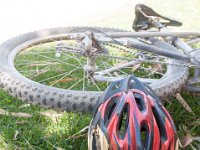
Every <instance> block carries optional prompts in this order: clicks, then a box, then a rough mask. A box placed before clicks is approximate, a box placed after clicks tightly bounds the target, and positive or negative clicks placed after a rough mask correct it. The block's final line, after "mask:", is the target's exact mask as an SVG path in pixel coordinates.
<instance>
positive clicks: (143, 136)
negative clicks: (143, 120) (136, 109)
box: [140, 124, 149, 148]
mask: <svg viewBox="0 0 200 150" xmlns="http://www.w3.org/2000/svg"><path fill="white" fill-rule="evenodd" d="M148 132H149V131H148V127H147V125H146V124H143V125H142V126H141V132H140V136H141V142H142V145H143V148H147V140H148V135H149V134H148Z"/></svg>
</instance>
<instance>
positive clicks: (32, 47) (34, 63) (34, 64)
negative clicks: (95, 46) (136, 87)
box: [9, 34, 167, 91]
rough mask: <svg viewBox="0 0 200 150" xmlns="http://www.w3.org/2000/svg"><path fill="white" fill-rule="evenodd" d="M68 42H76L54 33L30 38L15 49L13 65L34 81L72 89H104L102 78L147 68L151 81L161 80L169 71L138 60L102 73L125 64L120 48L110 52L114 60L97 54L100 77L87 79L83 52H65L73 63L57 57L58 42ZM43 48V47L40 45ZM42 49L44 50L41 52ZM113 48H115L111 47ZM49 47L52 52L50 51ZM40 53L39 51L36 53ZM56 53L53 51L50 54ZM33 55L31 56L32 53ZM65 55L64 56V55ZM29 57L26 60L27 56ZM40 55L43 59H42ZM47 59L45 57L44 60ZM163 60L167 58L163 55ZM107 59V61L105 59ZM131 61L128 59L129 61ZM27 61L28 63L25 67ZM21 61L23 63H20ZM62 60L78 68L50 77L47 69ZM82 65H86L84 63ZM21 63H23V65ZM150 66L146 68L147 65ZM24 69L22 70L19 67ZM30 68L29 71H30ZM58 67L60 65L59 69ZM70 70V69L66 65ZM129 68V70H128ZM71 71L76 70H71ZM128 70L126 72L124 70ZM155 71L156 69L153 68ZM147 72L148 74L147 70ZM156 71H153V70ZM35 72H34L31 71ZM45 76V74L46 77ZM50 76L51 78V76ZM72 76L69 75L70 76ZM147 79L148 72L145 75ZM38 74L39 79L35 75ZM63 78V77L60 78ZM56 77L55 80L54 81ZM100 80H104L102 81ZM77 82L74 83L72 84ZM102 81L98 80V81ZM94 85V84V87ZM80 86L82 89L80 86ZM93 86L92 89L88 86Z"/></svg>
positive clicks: (10, 63) (11, 55)
mask: <svg viewBox="0 0 200 150" xmlns="http://www.w3.org/2000/svg"><path fill="white" fill-rule="evenodd" d="M66 40H67V42H68V44H70V42H71V44H72V45H73V42H74V41H70V40H69V39H68V37H67V36H66V35H63V34H62V35H59V34H58V35H54V36H49V37H44V38H39V39H36V40H32V41H28V42H26V43H23V44H22V45H19V46H18V47H16V48H15V50H13V51H12V52H11V53H10V54H9V66H10V67H12V68H13V69H15V70H16V71H17V72H18V73H19V74H21V75H23V76H25V77H26V78H29V79H30V80H33V81H36V82H39V83H41V84H45V85H48V86H49V85H51V86H54V87H58V88H64V89H68V90H82V91H102V90H104V89H105V88H106V87H107V85H108V82H107V83H102V81H104V82H105V80H100V78H101V79H103V78H104V79H105V78H106V81H112V80H110V79H115V80H116V79H118V78H122V77H125V76H127V75H128V74H135V75H136V76H137V75H138V74H139V75H140V76H141V73H142V72H144V71H147V72H148V73H149V72H150V73H151V75H150V74H148V75H150V76H149V77H150V80H149V79H148V80H149V81H151V82H155V81H157V80H151V79H152V77H153V78H154V79H156V78H157V79H159V78H162V76H163V75H164V74H165V73H166V69H167V68H166V65H165V64H164V65H156V64H147V63H142V64H141V63H140V64H139V63H135V64H134V65H132V66H128V67H125V68H123V69H120V70H118V71H117V72H116V71H115V72H112V74H110V73H109V74H108V73H107V74H106V75H103V76H102V75H101V76H99V74H98V73H99V71H102V70H106V69H108V68H112V67H113V66H116V65H118V64H121V63H123V61H124V60H122V58H124V57H121V58H118V60H117V59H116V58H115V56H119V55H120V56H126V55H127V54H128V53H127V52H126V53H125V52H123V51H119V52H118V53H116V54H112V56H111V55H110V57H109V60H110V61H111V62H109V63H108V59H107V56H106V55H103V56H102V55H101V56H97V64H96V65H97V68H98V69H97V70H96V72H95V75H96V77H97V75H98V78H99V79H98V78H92V77H90V76H89V79H90V81H89V80H88V81H89V82H88V81H85V80H86V75H88V74H87V73H86V72H85V71H84V69H83V68H84V62H85V64H86V60H85V59H86V58H85V57H83V56H81V55H75V54H73V55H72V54H69V53H63V52H62V55H65V56H68V57H73V58H72V59H73V60H75V61H76V63H74V62H73V61H70V62H71V64H70V63H68V62H67V61H63V60H62V58H59V59H60V60H59V59H57V58H55V55H56V52H55V43H58V41H62V42H66ZM39 47H40V48H39ZM104 47H105V48H106V49H109V52H110V51H116V49H117V48H116V46H115V48H112V47H111V46H110V45H109V46H104ZM38 49H40V50H39V51H38ZM111 49H112V50H111ZM47 50H48V51H47ZM36 52H37V53H36ZM50 53H52V54H50ZM136 53H137V51H135V52H134V54H136ZM28 54H29V56H28ZM33 54H34V55H37V57H34V59H33V58H32V57H31V56H30V55H33ZM49 55H51V57H49ZM62 57H63V56H62ZM25 58H26V59H25ZM39 58H40V59H39ZM41 58H43V59H41ZM128 58H129V60H128V61H129V62H130V59H135V56H134V55H131V56H130V54H129V57H128ZM63 59H66V57H63ZM161 59H162V61H164V60H163V58H161ZM105 60H106V61H105ZM98 61H99V62H98ZM126 61H127V60H126ZM23 62H25V63H26V65H27V66H25V63H23ZM20 63H21V64H20ZM60 63H62V64H65V65H67V66H68V67H69V66H72V67H74V68H75V70H73V69H68V70H67V71H66V70H65V72H62V71H61V72H60V73H58V72H57V74H54V75H52V76H48V74H47V72H48V70H50V69H51V68H52V66H57V65H59V64H60ZM77 64H79V66H77ZM81 64H82V65H81ZM20 65H21V66H20ZM145 65H146V67H145ZM19 68H20V70H19ZM26 69H27V70H26ZM57 69H58V68H57ZM65 69H66V68H65ZM128 69H129V71H127V70H128ZM130 69H132V72H131V71H130ZM70 70H71V71H72V72H70ZM77 70H78V71H79V72H80V71H81V70H82V74H81V76H82V77H81V76H79V78H78V80H76V82H75V81H74V82H72V81H73V80H75V79H74V76H73V75H72V73H75V74H76V75H77V74H79V73H77V72H76V71H77ZM124 70H125V71H124ZM152 70H153V71H152ZM147 72H145V73H147ZM152 72H153V73H152ZM27 73H29V75H27ZM30 73H32V74H30ZM39 75H41V76H43V79H41V77H40V78H38V76H39ZM44 75H45V76H44ZM47 76H48V78H47ZM67 76H68V77H67ZM143 76H144V78H143V79H145V74H143ZM34 77H35V78H34ZM58 77H59V78H58ZM50 79H52V80H50ZM53 79H57V80H53ZM47 80H49V81H48V82H47V83H45V81H47ZM99 81H100V82H99ZM70 82H71V83H73V85H72V84H70ZM87 82H88V83H90V85H88V86H84V84H87ZM97 82H98V83H97ZM63 83H65V84H67V85H68V86H67V87H64V86H63V85H64V84H63ZM80 83H81V84H82V86H81V87H82V89H81V88H80ZM69 85H71V86H69ZM91 85H93V86H91ZM77 87H79V88H77ZM88 87H90V88H88Z"/></svg>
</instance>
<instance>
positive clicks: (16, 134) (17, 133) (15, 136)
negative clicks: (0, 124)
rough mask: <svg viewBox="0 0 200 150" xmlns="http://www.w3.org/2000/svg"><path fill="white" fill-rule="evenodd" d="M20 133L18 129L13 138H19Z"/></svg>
mask: <svg viewBox="0 0 200 150" xmlns="http://www.w3.org/2000/svg"><path fill="white" fill-rule="evenodd" d="M18 135H19V131H18V130H16V131H15V135H14V137H13V140H17V136H18Z"/></svg>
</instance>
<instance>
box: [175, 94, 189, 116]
mask: <svg viewBox="0 0 200 150" xmlns="http://www.w3.org/2000/svg"><path fill="white" fill-rule="evenodd" d="M175 97H176V99H177V100H178V101H179V102H180V103H181V104H182V106H183V107H184V108H185V110H187V111H188V112H190V113H192V112H193V111H192V109H191V108H190V106H189V105H188V104H187V102H186V101H185V100H184V99H183V97H182V96H181V94H180V93H176V95H175Z"/></svg>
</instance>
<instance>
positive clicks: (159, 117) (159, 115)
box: [152, 107, 167, 141]
mask: <svg viewBox="0 0 200 150" xmlns="http://www.w3.org/2000/svg"><path fill="white" fill-rule="evenodd" d="M152 110H153V114H154V117H155V119H156V123H157V125H158V128H159V133H160V136H161V139H162V140H163V141H165V140H166V139H167V133H166V130H165V118H164V114H163V112H162V111H159V108H158V109H156V107H153V108H152Z"/></svg>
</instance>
